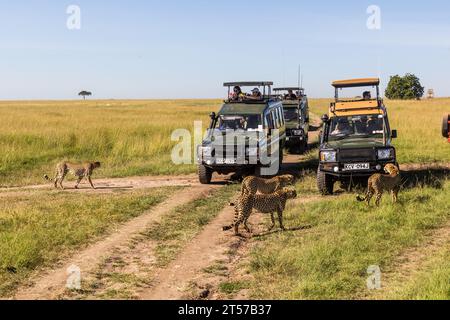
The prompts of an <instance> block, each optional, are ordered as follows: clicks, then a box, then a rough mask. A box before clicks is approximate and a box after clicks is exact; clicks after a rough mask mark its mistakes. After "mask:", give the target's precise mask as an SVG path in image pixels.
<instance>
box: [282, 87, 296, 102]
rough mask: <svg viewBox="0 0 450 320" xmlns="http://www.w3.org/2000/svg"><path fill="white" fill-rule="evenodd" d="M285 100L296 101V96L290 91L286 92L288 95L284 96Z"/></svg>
mask: <svg viewBox="0 0 450 320" xmlns="http://www.w3.org/2000/svg"><path fill="white" fill-rule="evenodd" d="M284 99H285V100H297V95H296V94H295V93H294V91H292V90H291V89H289V90H288V93H287V94H286V95H285V96H284Z"/></svg>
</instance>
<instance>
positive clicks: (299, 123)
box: [274, 87, 309, 154]
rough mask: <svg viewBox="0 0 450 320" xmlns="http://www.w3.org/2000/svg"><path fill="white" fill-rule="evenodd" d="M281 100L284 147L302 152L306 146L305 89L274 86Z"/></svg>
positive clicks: (306, 101) (307, 121) (294, 151)
mask: <svg viewBox="0 0 450 320" xmlns="http://www.w3.org/2000/svg"><path fill="white" fill-rule="evenodd" d="M274 91H275V93H276V94H277V95H279V96H280V98H281V100H282V102H283V109H284V118H285V120H286V148H288V149H289V152H290V153H297V154H303V153H304V152H305V151H306V149H307V148H308V131H309V107H308V97H307V96H306V95H305V90H304V89H303V88H299V87H287V88H275V89H274Z"/></svg>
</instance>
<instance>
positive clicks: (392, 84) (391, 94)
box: [385, 73, 425, 100]
mask: <svg viewBox="0 0 450 320" xmlns="http://www.w3.org/2000/svg"><path fill="white" fill-rule="evenodd" d="M424 93H425V88H424V87H422V85H421V84H420V80H419V78H418V77H416V76H415V75H414V74H411V73H407V74H406V75H405V76H404V77H401V76H399V75H395V76H393V77H391V80H390V81H389V84H388V86H387V88H386V91H385V95H386V97H387V98H388V99H399V100H413V99H417V100H418V99H420V98H422V97H423V94H424Z"/></svg>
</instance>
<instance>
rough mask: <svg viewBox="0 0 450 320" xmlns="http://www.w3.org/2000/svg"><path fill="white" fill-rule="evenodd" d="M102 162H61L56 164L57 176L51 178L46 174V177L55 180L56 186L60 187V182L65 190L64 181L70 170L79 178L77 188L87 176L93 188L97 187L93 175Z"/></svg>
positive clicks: (48, 179)
mask: <svg viewBox="0 0 450 320" xmlns="http://www.w3.org/2000/svg"><path fill="white" fill-rule="evenodd" d="M100 166H101V164H100V162H84V163H81V164H77V163H71V162H61V163H59V164H58V165H57V166H56V174H55V178H54V179H53V180H51V179H50V178H49V176H48V175H44V179H45V180H47V181H54V185H55V188H58V184H59V186H60V187H61V189H63V190H64V187H63V184H62V183H63V181H64V178H65V177H66V175H67V174H68V173H69V172H70V173H72V174H73V175H74V176H76V177H77V178H78V180H77V184H76V185H75V189H78V186H79V184H80V182H81V180H83V178H87V179H88V181H89V183H90V185H91V187H92V189H95V186H94V184H93V183H92V179H91V175H92V173H93V172H94V170H95V169H97V168H100Z"/></svg>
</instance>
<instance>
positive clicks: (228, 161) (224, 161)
mask: <svg viewBox="0 0 450 320" xmlns="http://www.w3.org/2000/svg"><path fill="white" fill-rule="evenodd" d="M216 163H217V164H236V163H237V161H236V159H217V160H216Z"/></svg>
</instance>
